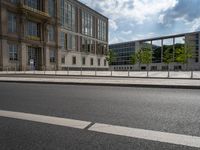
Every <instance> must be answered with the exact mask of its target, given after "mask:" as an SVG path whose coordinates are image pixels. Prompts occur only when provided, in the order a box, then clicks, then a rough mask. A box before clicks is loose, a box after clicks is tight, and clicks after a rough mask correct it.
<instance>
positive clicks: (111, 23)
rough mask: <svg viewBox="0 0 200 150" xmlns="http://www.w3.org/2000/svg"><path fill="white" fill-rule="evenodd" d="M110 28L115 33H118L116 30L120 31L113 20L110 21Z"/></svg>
mask: <svg viewBox="0 0 200 150" xmlns="http://www.w3.org/2000/svg"><path fill="white" fill-rule="evenodd" d="M109 26H110V28H111V29H113V30H114V31H116V30H117V29H118V26H117V23H116V21H114V20H112V19H110V20H109Z"/></svg>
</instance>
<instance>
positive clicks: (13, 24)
mask: <svg viewBox="0 0 200 150" xmlns="http://www.w3.org/2000/svg"><path fill="white" fill-rule="evenodd" d="M8 32H10V33H16V32H17V16H16V15H15V14H13V13H11V12H8Z"/></svg>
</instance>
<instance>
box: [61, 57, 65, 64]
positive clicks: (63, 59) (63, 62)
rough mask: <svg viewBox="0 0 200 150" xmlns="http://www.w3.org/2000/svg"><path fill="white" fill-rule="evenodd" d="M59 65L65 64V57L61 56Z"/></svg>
mask: <svg viewBox="0 0 200 150" xmlns="http://www.w3.org/2000/svg"><path fill="white" fill-rule="evenodd" d="M61 63H62V64H65V56H62V58H61Z"/></svg>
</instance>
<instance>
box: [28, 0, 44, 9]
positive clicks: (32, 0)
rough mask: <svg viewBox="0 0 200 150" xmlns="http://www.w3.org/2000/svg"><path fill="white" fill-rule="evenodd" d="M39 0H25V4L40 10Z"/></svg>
mask: <svg viewBox="0 0 200 150" xmlns="http://www.w3.org/2000/svg"><path fill="white" fill-rule="evenodd" d="M40 1H41V0H25V5H28V6H29V7H31V8H34V9H38V10H40Z"/></svg>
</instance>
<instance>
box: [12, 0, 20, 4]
mask: <svg viewBox="0 0 200 150" xmlns="http://www.w3.org/2000/svg"><path fill="white" fill-rule="evenodd" d="M10 2H11V3H13V4H17V3H18V2H19V1H18V0H10Z"/></svg>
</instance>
